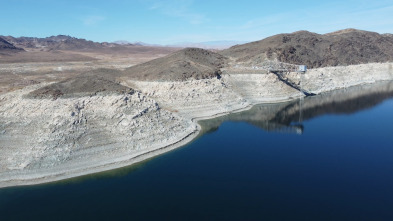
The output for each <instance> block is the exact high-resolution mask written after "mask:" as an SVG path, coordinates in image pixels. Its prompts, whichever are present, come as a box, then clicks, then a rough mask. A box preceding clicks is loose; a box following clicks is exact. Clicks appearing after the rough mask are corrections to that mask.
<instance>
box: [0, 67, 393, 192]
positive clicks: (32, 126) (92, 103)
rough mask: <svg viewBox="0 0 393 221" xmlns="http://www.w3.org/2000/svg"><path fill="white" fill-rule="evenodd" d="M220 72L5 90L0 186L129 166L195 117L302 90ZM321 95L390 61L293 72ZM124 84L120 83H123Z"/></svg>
mask: <svg viewBox="0 0 393 221" xmlns="http://www.w3.org/2000/svg"><path fill="white" fill-rule="evenodd" d="M222 71H223V74H222V77H221V78H220V79H217V78H211V79H201V80H195V79H191V80H187V81H170V82H146V81H134V80H127V79H122V81H121V84H122V85H123V86H124V87H125V86H126V87H127V88H133V89H135V92H134V93H132V94H130V93H114V94H89V95H88V96H81V97H75V96H74V97H65V98H62V99H56V100H53V99H49V98H39V99H31V98H26V97H25V96H26V95H27V94H28V93H30V92H32V91H34V90H37V89H39V88H42V87H44V86H47V85H44V84H38V85H33V86H28V87H25V88H24V89H21V90H18V91H13V92H9V93H6V94H2V95H0V125H1V126H0V144H1V146H0V187H5V186H15V185H27V184H37V183H44V182H51V181H55V180H60V179H66V178H71V177H76V176H81V175H86V174H90V173H96V172H100V171H105V170H110V169H114V168H119V167H123V166H126V165H130V164H132V163H135V162H139V161H141V160H144V159H147V158H149V157H151V156H155V155H157V154H160V153H163V152H166V151H169V150H171V149H174V148H176V147H179V146H182V145H184V144H186V143H187V142H189V141H190V140H192V139H193V138H195V137H196V136H197V135H198V133H199V131H200V127H199V125H198V124H197V123H196V121H197V120H200V119H206V118H211V117H215V116H219V115H223V114H227V113H231V112H234V111H240V110H243V109H248V108H250V107H251V106H252V105H254V104H258V103H275V102H282V101H288V100H295V99H297V98H300V97H302V96H304V95H303V94H302V93H300V92H299V91H297V90H295V89H293V88H291V87H289V86H287V85H285V84H284V83H282V82H281V81H280V80H278V79H277V76H275V75H273V74H271V73H267V72H266V71H262V70H261V71H247V70H242V69H236V68H226V69H223V70H222ZM288 77H289V78H291V79H293V81H296V80H301V82H302V86H303V87H304V88H306V89H308V90H310V91H313V92H314V93H316V94H320V93H322V92H327V91H332V90H336V89H340V88H347V87H351V86H355V85H362V84H369V83H374V82H378V81H387V80H393V71H392V63H370V64H362V65H353V66H346V67H327V68H318V69H311V70H309V71H308V72H307V73H306V74H304V75H302V74H299V73H290V74H289V76H288ZM123 86H122V87H123Z"/></svg>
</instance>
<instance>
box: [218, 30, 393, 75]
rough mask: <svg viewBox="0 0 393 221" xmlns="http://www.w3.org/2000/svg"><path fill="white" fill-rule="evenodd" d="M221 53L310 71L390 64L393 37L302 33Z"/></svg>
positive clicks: (361, 33)
mask: <svg viewBox="0 0 393 221" xmlns="http://www.w3.org/2000/svg"><path fill="white" fill-rule="evenodd" d="M221 54H223V55H225V56H228V57H232V58H234V59H235V60H236V61H238V62H244V63H246V64H251V65H252V64H257V63H260V62H262V61H264V60H265V59H269V60H274V59H277V60H278V61H281V62H286V63H293V64H305V65H307V66H308V67H310V68H318V67H326V66H338V65H351V64H363V63H371V62H388V61H393V37H392V35H389V34H383V35H381V34H378V33H375V32H367V31H361V30H356V29H345V30H341V31H337V32H333V33H328V34H324V35H320V34H316V33H311V32H307V31H298V32H294V33H291V34H279V35H275V36H272V37H268V38H265V39H263V40H260V41H256V42H251V43H248V44H244V45H237V46H233V47H231V48H229V49H227V50H224V51H222V52H221Z"/></svg>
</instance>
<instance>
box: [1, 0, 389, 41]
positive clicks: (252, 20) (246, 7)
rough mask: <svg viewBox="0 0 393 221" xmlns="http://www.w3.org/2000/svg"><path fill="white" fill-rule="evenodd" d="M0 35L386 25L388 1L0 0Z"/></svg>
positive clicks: (173, 35)
mask: <svg viewBox="0 0 393 221" xmlns="http://www.w3.org/2000/svg"><path fill="white" fill-rule="evenodd" d="M0 1H1V4H0V5H1V6H2V7H1V13H0V21H1V22H0V35H12V36H16V37H19V36H34V37H47V36H51V35H58V34H66V35H71V36H75V37H79V38H86V39H89V40H94V41H99V42H102V41H109V42H111V41H116V40H128V41H131V42H133V41H143V42H148V43H158V44H173V43H179V42H205V41H217V40H237V41H254V40H260V39H262V38H265V37H268V36H270V35H274V34H279V33H289V32H294V31H298V30H309V31H312V32H317V33H327V32H331V31H335V30H338V29H344V28H358V29H363V30H369V31H376V32H379V33H393V1H392V0H389V1H385V0H380V1H378V0H375V1H362V0H357V1H352V0H349V1H345V0H341V1H337V0H329V1H326V0H325V1H317V0H312V1H310V0H297V1H289V0H281V1H279V0H270V1H261V0H260V1H254V0H242V1H241V0H237V1H230V0H199V1H197V0H166V1H156V0H129V1H126V0H105V1H102V0H0Z"/></svg>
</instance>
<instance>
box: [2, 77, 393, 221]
mask: <svg viewBox="0 0 393 221" xmlns="http://www.w3.org/2000/svg"><path fill="white" fill-rule="evenodd" d="M392 97H393V84H392V83H381V84H377V85H374V86H373V87H371V86H362V87H357V88H351V89H349V90H344V91H335V92H333V93H329V94H324V95H318V96H313V97H307V98H305V99H304V100H297V101H293V102H288V103H280V104H270V105H258V106H255V107H253V108H252V109H250V110H248V111H244V112H239V113H234V114H231V115H227V116H223V117H220V118H215V119H211V120H207V121H203V122H200V123H201V125H202V126H203V135H201V136H200V137H199V138H198V139H196V140H195V141H194V142H192V143H191V144H189V145H187V146H185V147H182V148H179V149H176V150H174V151H171V152H169V153H166V154H163V155H161V156H158V157H156V158H154V159H151V160H148V161H145V162H143V163H140V164H137V165H134V166H131V167H128V168H122V169H118V170H114V171H110V172H106V173H101V174H96V175H90V176H85V177H82V178H77V179H71V180H67V181H63V182H57V183H52V184H45V185H36V186H29V187H13V188H5V189H0V220H12V219H13V220H61V219H64V220H87V219H102V220H109V219H130V220H131V219H132V220H205V219H208V220H393V210H392V209H393V99H392Z"/></svg>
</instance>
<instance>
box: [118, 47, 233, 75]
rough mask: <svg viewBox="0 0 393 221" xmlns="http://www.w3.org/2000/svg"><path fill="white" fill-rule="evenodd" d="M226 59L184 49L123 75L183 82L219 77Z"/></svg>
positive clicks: (134, 68)
mask: <svg viewBox="0 0 393 221" xmlns="http://www.w3.org/2000/svg"><path fill="white" fill-rule="evenodd" d="M226 63H227V58H226V57H224V56H222V55H220V54H217V53H214V52H211V51H208V50H204V49H200V48H186V49H183V50H180V51H177V52H175V53H172V54H170V55H167V56H165V57H162V58H158V59H155V60H152V61H148V62H146V63H143V64H139V65H135V66H133V67H130V68H128V69H126V70H125V72H124V74H125V75H127V76H128V77H130V78H132V79H136V80H158V81H171V80H175V81H184V80H187V79H192V78H193V79H204V78H213V77H219V76H220V74H221V72H220V68H222V67H224V66H225V64H226Z"/></svg>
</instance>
